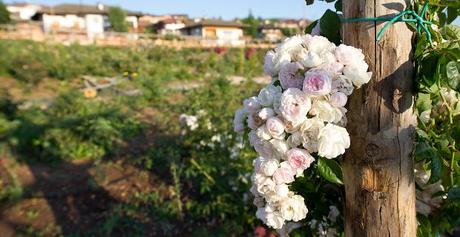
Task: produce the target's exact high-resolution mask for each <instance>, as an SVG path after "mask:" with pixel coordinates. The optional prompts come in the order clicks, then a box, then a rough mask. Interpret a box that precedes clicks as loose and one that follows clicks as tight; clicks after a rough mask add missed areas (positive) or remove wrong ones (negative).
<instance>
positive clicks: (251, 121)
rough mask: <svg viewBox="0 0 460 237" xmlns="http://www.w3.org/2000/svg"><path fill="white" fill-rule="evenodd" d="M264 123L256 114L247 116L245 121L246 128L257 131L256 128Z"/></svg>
mask: <svg viewBox="0 0 460 237" xmlns="http://www.w3.org/2000/svg"><path fill="white" fill-rule="evenodd" d="M264 122H265V121H264V120H263V119H261V118H260V117H259V115H258V114H257V113H254V114H249V116H248V119H247V123H248V127H249V128H251V129H257V128H258V127H260V126H262V124H264Z"/></svg>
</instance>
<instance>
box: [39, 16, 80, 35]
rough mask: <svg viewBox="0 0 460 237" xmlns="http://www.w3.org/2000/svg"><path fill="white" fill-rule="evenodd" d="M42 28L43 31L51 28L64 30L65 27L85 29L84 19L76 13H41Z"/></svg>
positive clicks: (51, 29)
mask: <svg viewBox="0 0 460 237" xmlns="http://www.w3.org/2000/svg"><path fill="white" fill-rule="evenodd" d="M43 28H44V30H45V32H50V31H53V30H66V29H81V30H83V29H85V28H86V20H85V18H83V17H79V16H77V15H65V16H58V15H48V14H43Z"/></svg>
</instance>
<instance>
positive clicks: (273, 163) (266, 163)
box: [260, 159, 279, 176]
mask: <svg viewBox="0 0 460 237" xmlns="http://www.w3.org/2000/svg"><path fill="white" fill-rule="evenodd" d="M278 167H279V161H278V160H277V159H264V160H263V161H262V162H261V164H260V171H261V172H262V173H263V174H264V175H266V176H272V175H273V174H274V173H275V171H276V170H277V169H278Z"/></svg>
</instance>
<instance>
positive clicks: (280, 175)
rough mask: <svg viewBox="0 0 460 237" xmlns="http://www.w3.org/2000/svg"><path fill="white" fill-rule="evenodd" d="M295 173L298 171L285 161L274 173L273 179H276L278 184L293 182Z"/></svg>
mask: <svg viewBox="0 0 460 237" xmlns="http://www.w3.org/2000/svg"><path fill="white" fill-rule="evenodd" d="M294 175H296V171H295V170H294V169H293V168H292V167H291V165H289V163H288V162H287V161H283V162H281V164H280V167H279V168H278V169H277V170H276V171H275V173H274V174H273V181H275V183H276V184H282V183H285V184H288V183H292V182H294Z"/></svg>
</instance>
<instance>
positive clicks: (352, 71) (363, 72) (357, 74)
mask: <svg viewBox="0 0 460 237" xmlns="http://www.w3.org/2000/svg"><path fill="white" fill-rule="evenodd" d="M364 68H365V69H364ZM343 75H345V76H346V77H347V78H349V79H350V80H351V82H352V83H353V85H355V86H356V87H357V88H360V87H361V86H362V85H364V84H366V83H368V82H369V80H371V77H372V72H367V65H366V67H362V66H361V65H357V64H350V65H347V66H345V68H344V69H343Z"/></svg>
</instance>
